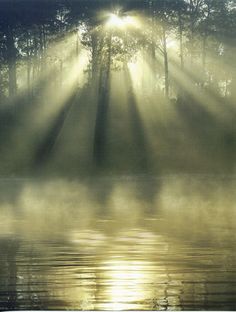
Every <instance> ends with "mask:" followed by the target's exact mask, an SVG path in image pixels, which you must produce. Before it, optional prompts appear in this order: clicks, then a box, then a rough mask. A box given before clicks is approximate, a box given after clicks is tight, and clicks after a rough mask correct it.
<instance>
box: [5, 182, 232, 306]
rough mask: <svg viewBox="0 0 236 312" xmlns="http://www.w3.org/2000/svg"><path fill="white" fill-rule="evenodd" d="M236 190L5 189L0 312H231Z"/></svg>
mask: <svg viewBox="0 0 236 312" xmlns="http://www.w3.org/2000/svg"><path fill="white" fill-rule="evenodd" d="M235 182H236V181H235V180H234V178H225V177H206V176H205V177H203V176H197V177H193V176H191V177H187V176H185V177H178V176H171V177H167V178H162V179H157V178H145V177H139V178H130V177H126V178H122V179H111V178H105V179H102V178H99V179H88V180H83V181H65V180H57V179H55V180H51V181H41V180H40V181H39V180H12V181H11V180H5V181H1V194H0V195H1V208H0V209H1V210H0V211H1V220H0V254H1V266H0V308H1V310H14V309H18V310H27V309H31V310H35V309H37V310H41V309H45V310H235V308H236V299H235V298H236V279H235V277H236V261H235V258H236V253H235V251H236V244H235V233H236V231H235V229H236V224H235V202H236V201H235V197H236V195H234V192H233V190H234V187H235Z"/></svg>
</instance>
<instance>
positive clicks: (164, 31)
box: [163, 26, 169, 97]
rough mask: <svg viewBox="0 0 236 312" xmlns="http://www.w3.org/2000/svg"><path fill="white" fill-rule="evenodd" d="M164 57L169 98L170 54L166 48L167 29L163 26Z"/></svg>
mask: <svg viewBox="0 0 236 312" xmlns="http://www.w3.org/2000/svg"><path fill="white" fill-rule="evenodd" d="M163 56H164V72H165V95H166V97H169V68H168V67H169V66H168V53H167V47H166V29H165V26H163Z"/></svg>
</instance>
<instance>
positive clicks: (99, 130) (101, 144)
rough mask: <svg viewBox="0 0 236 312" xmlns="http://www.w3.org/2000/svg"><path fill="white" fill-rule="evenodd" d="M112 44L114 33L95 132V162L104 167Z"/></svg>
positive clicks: (102, 76)
mask: <svg viewBox="0 0 236 312" xmlns="http://www.w3.org/2000/svg"><path fill="white" fill-rule="evenodd" d="M111 44H112V35H111V34H109V38H108V52H107V56H105V58H104V59H103V64H102V67H101V70H100V77H99V86H98V106H97V116H96V124H95V134H94V153H93V155H94V162H95V165H96V167H97V168H103V167H104V164H105V156H106V155H105V153H106V151H105V146H106V131H107V114H108V105H109V94H110V70H111Z"/></svg>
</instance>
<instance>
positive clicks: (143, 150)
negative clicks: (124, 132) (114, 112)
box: [125, 65, 150, 173]
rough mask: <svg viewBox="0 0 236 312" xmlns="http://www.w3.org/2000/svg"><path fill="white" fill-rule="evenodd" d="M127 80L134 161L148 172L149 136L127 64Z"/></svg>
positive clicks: (140, 168) (137, 167)
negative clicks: (147, 136) (147, 135)
mask: <svg viewBox="0 0 236 312" xmlns="http://www.w3.org/2000/svg"><path fill="white" fill-rule="evenodd" d="M125 81H126V85H127V88H128V105H129V114H130V125H131V131H132V134H133V142H132V144H133V148H134V153H135V155H134V162H135V164H134V165H135V168H136V170H137V171H138V172H141V173H148V171H149V169H150V162H149V159H148V148H147V138H146V134H145V130H144V127H143V122H142V119H141V116H140V113H139V110H138V107H137V102H136V98H135V93H134V89H133V84H132V79H131V75H130V72H129V70H128V67H127V65H126V66H125Z"/></svg>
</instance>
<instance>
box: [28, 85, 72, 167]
mask: <svg viewBox="0 0 236 312" xmlns="http://www.w3.org/2000/svg"><path fill="white" fill-rule="evenodd" d="M76 98H77V91H75V90H74V91H73V93H72V95H71V96H70V98H69V99H68V100H67V102H66V103H65V105H64V106H63V107H62V108H61V110H60V111H59V113H58V114H57V117H56V118H55V120H54V122H53V123H52V125H51V126H50V128H49V130H48V131H47V133H46V135H45V136H44V138H43V140H42V142H41V143H40V144H39V146H38V148H37V149H36V152H35V156H34V158H33V168H36V169H37V168H41V166H42V165H44V164H45V162H46V161H47V160H48V158H49V157H50V155H51V154H52V151H53V148H54V145H55V143H56V141H57V138H58V137H59V135H60V133H61V130H62V128H63V125H64V122H65V120H66V117H67V116H68V113H69V111H70V109H71V107H72V105H73V104H74V103H75V100H76Z"/></svg>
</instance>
